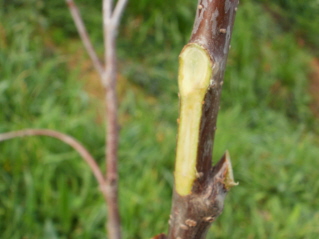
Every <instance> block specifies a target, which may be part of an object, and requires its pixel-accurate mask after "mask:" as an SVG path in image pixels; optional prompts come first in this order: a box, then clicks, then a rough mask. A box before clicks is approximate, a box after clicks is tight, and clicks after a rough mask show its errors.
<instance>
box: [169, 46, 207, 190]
mask: <svg viewBox="0 0 319 239" xmlns="http://www.w3.org/2000/svg"><path fill="white" fill-rule="evenodd" d="M211 76H212V61H211V59H210V57H209V55H208V53H207V52H206V51H205V50H204V49H203V48H202V47H201V46H199V45H197V44H194V43H192V44H188V45H187V46H186V47H185V48H184V49H183V51H182V53H181V54H180V58H179V75H178V86H179V92H180V100H181V106H180V120H179V128H178V139H177V152H176V165H175V188H176V191H177V192H178V193H179V194H180V195H183V196H185V195H188V194H190V193H191V190H192V186H193V182H194V180H195V178H196V157H197V150H198V140H199V130H200V121H201V117H202V107H203V100H204V98H205V94H206V92H207V89H208V87H209V82H210V79H211Z"/></svg>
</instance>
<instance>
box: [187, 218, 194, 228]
mask: <svg viewBox="0 0 319 239" xmlns="http://www.w3.org/2000/svg"><path fill="white" fill-rule="evenodd" d="M185 223H186V225H187V226H189V227H195V226H196V225H197V222H196V221H194V220H192V219H187V220H186V221H185Z"/></svg>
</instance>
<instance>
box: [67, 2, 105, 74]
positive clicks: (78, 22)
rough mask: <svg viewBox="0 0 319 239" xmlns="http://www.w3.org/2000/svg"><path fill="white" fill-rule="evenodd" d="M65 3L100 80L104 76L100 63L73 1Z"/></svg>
mask: <svg viewBox="0 0 319 239" xmlns="http://www.w3.org/2000/svg"><path fill="white" fill-rule="evenodd" d="M66 2H67V5H68V6H69V9H70V12H71V15H72V18H73V20H74V23H75V26H76V28H77V30H78V32H79V35H80V37H81V40H82V42H83V44H84V47H85V49H86V51H87V53H88V54H89V56H90V58H91V60H92V63H93V66H94V67H95V69H96V71H97V72H98V73H99V75H100V77H101V78H102V76H103V74H104V69H103V65H102V63H101V62H100V60H99V58H98V56H97V54H96V52H95V50H94V47H93V45H92V43H91V40H90V37H89V35H88V33H87V31H86V28H85V25H84V23H83V21H82V18H81V15H80V13H79V10H78V8H77V6H76V4H75V3H74V1H73V0H66Z"/></svg>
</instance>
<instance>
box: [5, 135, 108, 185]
mask: <svg viewBox="0 0 319 239" xmlns="http://www.w3.org/2000/svg"><path fill="white" fill-rule="evenodd" d="M36 135H43V136H48V137H52V138H56V139H59V140H60V141H62V142H64V143H66V144H67V145H69V146H71V147H72V148H73V149H75V150H76V151H77V152H78V153H79V154H80V155H81V157H82V158H83V159H84V161H85V162H86V163H87V164H88V165H89V166H90V168H91V170H92V172H93V174H94V176H95V178H96V180H97V181H98V183H99V185H100V187H103V185H105V180H104V178H103V174H102V172H101V170H100V168H99V166H98V165H97V163H96V161H95V159H94V158H93V156H92V155H91V154H90V153H89V152H88V151H87V150H86V148H85V147H84V146H83V145H82V144H81V143H80V142H78V141H77V140H76V139H74V138H73V137H71V136H69V135H66V134H63V133H60V132H58V131H54V130H49V129H25V130H19V131H12V132H7V133H2V134H0V142H1V141H5V140H9V139H14V138H17V137H25V136H36Z"/></svg>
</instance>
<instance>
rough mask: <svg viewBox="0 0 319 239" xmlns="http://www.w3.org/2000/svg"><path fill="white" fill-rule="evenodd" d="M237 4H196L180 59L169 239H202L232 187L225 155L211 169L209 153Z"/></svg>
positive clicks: (214, 0)
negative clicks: (194, 15)
mask: <svg viewBox="0 0 319 239" xmlns="http://www.w3.org/2000/svg"><path fill="white" fill-rule="evenodd" d="M237 5H238V0H199V1H198V8H197V13H196V19H195V23H194V27H193V32H192V35H191V39H190V41H189V43H188V44H187V45H186V46H185V48H184V49H183V51H182V53H181V55H180V70H179V80H178V81H179V89H180V95H181V108H180V125H179V132H178V133H179V137H178V142H177V145H178V146H177V163H176V168H175V189H174V194H173V205H172V210H171V215H170V229H169V234H168V239H203V238H205V236H206V233H207V230H208V228H209V226H210V224H211V223H212V222H213V221H215V219H216V218H217V217H218V216H219V215H220V214H221V212H222V210H223V205H224V198H225V196H226V194H227V192H228V190H229V189H230V188H231V187H232V186H234V185H236V184H235V183H234V180H233V175H232V168H231V163H230V158H229V155H228V153H226V154H225V155H224V156H223V157H222V159H221V160H220V161H219V162H218V163H217V164H216V165H215V166H214V167H213V166H212V149H213V144H214V135H215V131H216V122H217V114H218V111H219V102H220V96H221V90H222V85H223V78H224V72H225V66H226V61H227V55H228V50H229V44H230V38H231V33H232V28H233V23H234V18H235V12H236V10H237ZM207 77H209V80H207ZM207 82H208V87H207V85H206V84H207ZM204 86H206V88H205V87H204ZM203 91H204V96H203V98H199V99H197V97H199V94H198V93H197V92H203ZM193 95H194V96H193ZM199 100H200V102H199ZM199 103H202V104H199ZM197 117H199V118H197ZM184 131H185V132H186V133H185V132H184ZM184 135H185V137H184ZM186 136H191V137H194V136H196V137H198V139H197V138H196V139H195V140H193V141H194V142H193V141H192V140H190V139H188V137H186ZM193 145H194V146H193ZM193 165H194V166H193ZM179 167H181V168H179ZM188 174H189V175H188ZM183 178H184V180H187V182H186V183H185V182H183Z"/></svg>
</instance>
